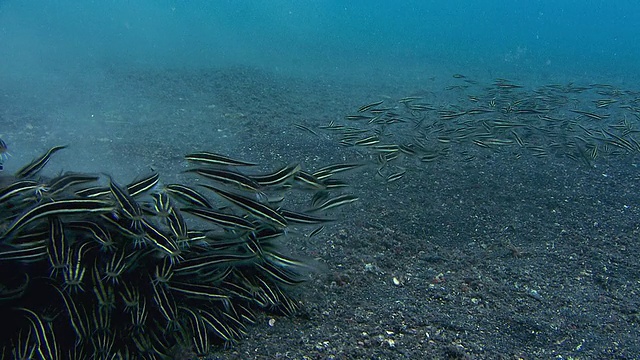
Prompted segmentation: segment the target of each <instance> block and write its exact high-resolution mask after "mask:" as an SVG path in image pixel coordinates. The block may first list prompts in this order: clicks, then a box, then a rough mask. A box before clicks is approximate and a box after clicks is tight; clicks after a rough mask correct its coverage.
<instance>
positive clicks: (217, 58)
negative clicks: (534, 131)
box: [0, 0, 640, 79]
mask: <svg viewBox="0 0 640 360" xmlns="http://www.w3.org/2000/svg"><path fill="white" fill-rule="evenodd" d="M639 17H640V5H638V4H637V2H634V1H614V2H611V1H578V0H573V1H572V0H566V1H550V0H544V1H474V2H467V1H447V2H442V1H400V2H398V1H349V2H344V1H280V0H277V1H246V0H240V1H133V2H132V1H117V0H116V1H10V0H9V1H3V2H2V4H1V5H0V30H1V31H0V45H1V46H2V56H1V58H0V70H1V72H0V74H1V75H2V76H3V77H7V76H8V77H12V78H18V79H29V78H32V77H33V76H37V75H39V74H42V73H43V72H44V73H49V72H54V73H58V74H64V73H67V72H70V73H78V72H82V71H83V70H90V69H96V68H97V69H101V68H109V67H159V68H176V67H196V68H198V67H206V68H210V67H218V66H228V65H237V64H242V65H252V66H260V67H265V68H269V69H279V70H280V71H292V70H295V71H299V72H314V71H321V72H322V71H337V72H339V73H342V74H353V73H354V71H355V72H359V71H362V72H364V73H366V75H370V74H371V73H372V72H374V73H375V72H378V71H379V72H381V75H380V76H384V74H385V73H387V72H389V73H399V74H405V73H410V72H412V71H416V70H417V69H421V68H425V67H441V66H448V67H450V68H455V67H458V68H460V67H471V68H477V69H479V70H483V71H493V72H496V73H501V72H516V71H518V72H525V73H530V74H532V75H534V74H536V75H538V76H542V75H547V76H550V75H552V74H567V73H569V74H572V75H573V74H575V75H581V74H583V75H594V74H602V73H603V72H604V73H606V74H610V75H612V76H616V77H618V78H626V77H627V76H628V75H632V76H633V75H635V74H637V73H638V70H639V69H638V66H639V65H638V64H639V57H640V43H639V42H638V41H637V39H638V38H639V35H640V27H638V26H637V19H638V18H639ZM60 76H63V75H60ZM534 76H535V75H534Z"/></svg>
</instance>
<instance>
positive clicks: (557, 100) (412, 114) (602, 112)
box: [296, 74, 640, 182]
mask: <svg viewBox="0 0 640 360" xmlns="http://www.w3.org/2000/svg"><path fill="white" fill-rule="evenodd" d="M453 77H454V78H455V79H456V81H459V82H460V83H459V84H457V85H452V86H449V87H447V88H445V89H444V90H443V92H441V93H440V94H439V95H438V96H437V97H436V96H432V95H423V94H418V95H415V96H413V95H412V96H407V97H403V98H400V99H390V98H385V99H379V100H378V101H375V102H372V103H369V104H365V105H363V106H361V107H359V108H358V109H356V110H355V111H354V112H353V113H352V114H349V115H347V116H345V120H344V121H343V122H336V121H332V122H331V123H329V124H327V125H323V126H320V128H321V129H323V130H325V131H328V132H330V133H331V134H335V136H336V137H338V139H339V141H340V143H341V144H342V145H344V146H355V147H360V148H363V149H368V150H370V151H371V153H372V154H373V157H374V158H375V161H376V162H377V163H378V175H379V176H381V177H383V178H385V179H386V180H387V181H389V182H391V181H395V180H398V179H400V178H401V177H402V176H403V175H404V174H405V171H406V170H405V169H406V168H404V167H402V166H400V165H395V164H398V162H397V161H395V160H397V159H400V158H402V157H414V158H416V159H419V160H420V161H422V162H427V163H428V162H432V161H437V160H438V159H442V158H443V157H445V156H447V155H449V154H452V153H455V154H456V155H459V156H460V157H461V158H462V160H464V161H473V160H475V159H477V158H478V155H479V154H481V152H480V151H478V150H482V151H494V152H501V153H507V154H511V155H512V156H513V158H514V159H520V158H522V157H524V156H533V157H562V158H569V159H572V160H574V161H576V162H577V163H580V164H583V165H586V166H594V164H595V163H596V162H597V161H599V160H600V159H606V158H611V157H618V156H624V155H633V154H636V153H638V151H640V138H638V132H640V128H638V126H637V123H638V120H640V92H638V91H630V90H623V89H619V88H616V87H614V86H612V85H608V84H590V85H587V86H578V85H575V84H572V83H569V84H549V85H544V86H541V87H538V88H536V89H526V88H524V87H523V86H521V85H518V84H515V83H514V82H512V81H510V80H507V79H497V80H496V81H495V83H493V84H489V85H483V84H480V83H478V82H477V81H475V80H471V79H469V78H467V77H466V76H464V75H460V74H455V75H454V76H453ZM447 95H450V96H451V98H453V99H456V100H455V102H453V103H443V98H444V97H446V96H447ZM296 126H297V127H298V128H301V129H304V130H307V131H310V132H313V133H316V131H315V130H313V129H311V128H309V127H307V126H304V125H301V124H297V125H296ZM316 134H317V133H316Z"/></svg>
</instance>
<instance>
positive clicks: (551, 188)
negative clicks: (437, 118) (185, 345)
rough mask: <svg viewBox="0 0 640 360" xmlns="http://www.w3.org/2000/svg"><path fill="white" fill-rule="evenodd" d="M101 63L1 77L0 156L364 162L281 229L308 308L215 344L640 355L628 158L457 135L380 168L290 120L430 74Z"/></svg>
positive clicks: (447, 353)
mask: <svg viewBox="0 0 640 360" xmlns="http://www.w3.org/2000/svg"><path fill="white" fill-rule="evenodd" d="M103 76H104V77H105V78H106V80H105V79H104V78H101V79H99V80H98V81H97V82H96V83H93V82H89V81H87V82H79V83H71V84H67V86H68V88H67V90H66V91H61V92H59V93H38V92H37V91H35V92H34V93H33V94H29V91H28V89H26V90H24V92H22V93H19V94H13V93H4V94H2V95H3V96H2V100H0V101H1V105H2V108H1V110H0V111H1V113H0V115H1V116H2V118H1V121H2V128H0V136H2V138H3V139H4V140H5V141H6V142H7V143H8V144H9V147H10V151H11V152H12V154H13V157H11V158H10V159H9V161H8V163H7V164H6V167H7V171H13V170H15V169H16V168H18V167H19V166H21V165H22V164H24V163H26V162H28V161H29V159H31V158H32V157H34V156H36V155H37V154H39V153H40V152H42V151H43V150H45V149H47V148H49V147H51V146H53V145H57V144H59V143H69V144H71V145H72V146H71V147H70V148H69V149H68V150H66V154H63V153H62V152H61V153H60V156H58V155H56V158H55V159H52V161H51V163H50V164H49V165H48V166H49V168H48V170H49V171H51V172H52V173H55V172H57V171H59V170H61V169H65V170H77V171H106V172H111V173H115V175H116V176H120V177H122V178H123V179H131V178H135V176H136V175H138V174H140V173H144V172H145V170H146V169H148V167H150V166H151V167H154V168H156V169H158V170H159V171H160V172H161V174H162V179H163V180H164V181H165V182H170V181H172V180H173V179H175V178H176V177H179V176H180V175H179V172H180V171H181V170H182V169H184V167H185V164H184V162H183V161H182V160H181V157H182V155H183V154H185V153H187V152H189V151H193V150H212V151H218V152H223V153H227V154H229V155H233V156H236V157H239V158H243V159H246V160H251V161H256V162H260V163H261V164H263V166H264V169H274V168H276V167H278V166H281V165H283V164H287V163H291V162H300V163H302V164H303V168H305V169H317V168H319V167H321V166H324V165H327V164H331V163H336V162H345V161H347V162H351V161H362V160H366V161H368V162H370V163H371V165H370V166H367V167H364V168H361V169H358V170H355V171H352V172H349V173H346V174H345V175H343V176H342V178H343V179H345V180H347V181H348V182H350V183H351V184H352V189H351V192H352V193H353V194H355V195H357V196H359V197H360V200H359V201H358V202H356V203H353V204H350V205H347V206H345V207H344V208H341V209H339V210H338V211H337V212H335V215H336V217H337V218H339V221H337V222H336V223H333V224H331V225H329V226H327V228H326V229H325V230H324V231H323V232H321V233H320V234H319V235H317V236H315V237H313V238H308V237H306V236H305V234H308V233H309V232H310V231H311V230H312V229H313V227H311V228H304V227H301V228H299V229H292V231H291V232H290V235H289V236H288V237H287V238H286V239H285V241H286V243H285V244H283V245H284V246H285V247H287V248H288V249H289V250H290V251H291V253H293V254H298V255H300V256H303V257H306V258H309V259H312V258H313V259H317V261H318V262H319V263H320V264H321V265H318V269H319V270H318V272H316V273H313V274H312V275H311V278H310V281H309V282H307V283H305V284H303V285H301V286H299V287H297V288H295V289H292V292H293V293H295V294H297V297H298V299H299V300H300V302H301V304H302V305H303V306H304V311H302V312H301V313H300V314H299V315H298V316H295V317H291V318H284V317H277V316H270V315H268V314H263V315H261V316H260V318H259V322H258V324H257V325H256V326H251V327H249V335H248V336H247V337H246V338H245V339H243V340H242V341H241V342H240V343H239V344H238V345H237V346H235V347H234V348H232V349H226V350H225V349H222V348H220V349H218V350H216V351H214V352H213V353H212V355H211V357H210V358H211V359H217V358H220V359H395V358H410V359H418V358H449V359H476V358H478V359H484V358H486V359H519V358H523V359H534V358H541V359H551V358H556V359H571V358H574V359H587V358H602V359H633V358H636V356H638V355H637V354H640V337H639V336H638V334H639V331H640V329H639V326H638V323H639V321H640V315H639V306H640V296H639V295H640V272H639V267H640V266H639V265H638V254H639V253H640V244H639V243H638V233H639V232H640V230H639V228H638V219H639V218H638V213H639V211H640V210H639V208H638V203H639V201H638V200H639V199H638V198H639V196H640V195H639V191H638V190H639V189H638V179H639V171H638V168H637V167H636V166H635V163H634V161H635V160H637V157H634V156H632V155H629V156H627V157H620V158H613V159H602V160H601V161H599V162H598V163H597V164H596V167H594V168H589V167H586V166H583V165H581V164H578V163H576V162H574V161H571V160H569V159H566V158H555V157H553V156H551V157H548V158H541V159H540V158H534V157H531V156H523V157H522V158H521V159H519V160H515V159H514V158H513V157H512V156H509V154H507V153H494V152H491V151H483V150H482V149H474V148H471V151H475V152H477V155H478V157H477V158H476V159H475V160H474V161H471V162H464V161H462V158H461V156H459V154H456V152H455V151H453V152H452V153H451V154H449V155H448V156H445V157H441V158H439V159H438V160H437V161H435V162H431V163H419V162H413V161H408V162H407V163H406V164H405V165H406V167H407V169H408V171H407V174H406V175H405V176H404V177H403V178H402V179H400V180H398V181H396V182H393V183H389V184H387V183H385V181H383V180H382V179H381V178H379V177H376V175H375V173H376V166H375V165H374V164H373V162H372V161H371V159H370V155H369V154H368V153H366V152H362V151H359V150H357V149H354V148H345V147H341V146H339V145H338V140H337V139H336V138H335V137H333V136H331V135H330V134H328V133H326V132H322V131H319V130H317V132H318V134H319V136H315V135H313V134H310V133H308V132H305V131H302V130H299V129H297V128H295V127H294V126H293V124H294V123H300V124H304V125H307V126H310V127H313V128H314V129H315V128H317V126H319V125H324V124H326V123H328V122H329V121H330V120H332V119H337V120H338V119H342V118H343V117H344V115H346V114H348V113H351V112H353V111H354V109H357V108H358V107H359V106H361V105H363V104H366V103H368V102H371V101H374V100H377V99H378V98H379V96H381V95H389V96H392V97H394V98H400V97H402V96H407V95H410V94H412V93H413V92H420V91H422V90H425V91H430V94H431V95H430V96H432V98H431V100H433V102H437V103H447V101H449V99H448V98H447V97H446V96H450V95H444V94H443V95H442V97H438V93H437V92H435V91H437V89H441V88H443V86H441V85H435V84H434V83H433V81H434V80H429V79H428V78H425V79H423V80H420V79H416V81H415V82H414V83H411V84H399V85H398V83H394V82H391V85H389V84H386V83H384V82H383V84H379V83H377V82H373V83H370V84H366V83H355V82H354V83H349V82H340V81H337V80H331V79H329V80H326V79H325V80H315V81H310V80H301V79H298V78H289V77H285V76H278V75H274V74H270V73H265V72H261V71H257V70H253V69H245V68H236V69H229V70H224V71H211V72H185V73H181V72H163V73H143V72H140V73H129V74H106V75H103ZM449 78H450V74H446V75H439V76H437V77H436V79H435V81H436V82H437V81H445V80H444V79H446V80H448V79H449ZM490 81H491V79H487V82H490ZM521 82H522V81H521ZM420 84H424V88H422V87H421V85H420ZM25 94H29V95H28V96H26V95H25ZM74 94H76V95H74ZM271 319H275V322H272V326H270V325H269V321H270V320H271Z"/></svg>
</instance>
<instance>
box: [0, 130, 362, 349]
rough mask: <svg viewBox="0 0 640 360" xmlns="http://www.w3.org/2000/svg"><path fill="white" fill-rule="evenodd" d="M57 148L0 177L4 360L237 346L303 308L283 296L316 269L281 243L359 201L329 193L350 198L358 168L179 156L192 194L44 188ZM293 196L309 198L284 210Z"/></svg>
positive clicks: (100, 180)
mask: <svg viewBox="0 0 640 360" xmlns="http://www.w3.org/2000/svg"><path fill="white" fill-rule="evenodd" d="M2 144H3V146H4V148H5V149H6V145H4V142H3V143H2ZM64 148H65V146H56V147H53V148H51V149H50V150H48V151H47V152H46V153H44V154H43V155H42V156H40V157H39V158H37V159H35V160H33V161H32V162H31V163H30V164H28V165H26V166H24V167H23V168H22V169H20V170H18V171H17V172H16V173H15V174H14V175H2V173H0V316H1V317H2V319H3V326H2V328H1V329H0V332H1V335H0V336H1V339H2V340H1V341H2V343H1V344H0V351H1V354H2V358H14V359H36V358H38V359H62V358H65V359H89V358H92V359H166V358H173V357H174V356H176V352H178V351H182V352H184V351H187V352H188V353H191V354H192V355H196V356H204V355H206V354H207V353H208V351H209V349H210V347H211V346H213V345H214V344H224V345H225V346H229V345H232V344H234V343H235V342H236V341H237V340H238V339H239V338H241V337H242V336H243V334H244V333H245V332H246V330H247V329H246V326H247V324H251V323H253V322H254V321H255V319H256V318H255V314H256V312H257V311H269V312H275V313H281V314H291V313H294V312H295V311H296V310H297V309H298V307H299V304H298V302H296V301H295V300H294V299H292V298H291V297H290V295H288V293H287V287H288V286H291V285H295V284H298V283H300V282H302V281H304V280H305V277H306V275H307V274H308V270H309V269H310V268H312V265H311V264H309V263H308V262H304V261H301V260H299V259H296V258H294V257H292V256H291V255H289V254H288V253H287V251H286V250H285V249H283V248H282V246H279V245H278V238H279V237H280V236H282V235H283V234H285V231H286V229H287V227H289V226H290V225H291V224H302V225H309V224H316V225H315V226H322V224H323V223H325V222H328V221H331V220H332V219H330V218H328V217H326V214H325V212H326V210H330V209H333V208H336V207H338V206H341V205H344V204H347V203H350V202H352V201H355V200H356V199H357V198H356V197H354V196H352V195H349V194H338V195H335V193H336V192H339V193H340V192H341V191H342V190H341V189H343V188H345V187H346V184H345V183H344V182H342V181H340V180H338V179H336V178H335V174H336V173H338V172H340V171H344V170H348V169H351V168H353V167H355V166H356V165H357V164H336V165H332V166H328V167H325V168H322V169H319V170H317V171H315V172H313V173H311V172H305V171H303V170H302V169H301V167H300V166H299V165H291V166H285V167H283V168H282V169H279V170H277V171H275V172H273V173H269V174H258V173H257V172H256V171H249V170H247V171H244V170H243V171H241V170H239V169H247V168H249V169H250V168H251V167H252V166H253V165H255V164H252V163H249V162H246V161H240V160H236V159H232V158H229V157H226V156H223V155H220V154H217V153H211V152H197V153H193V154H189V155H187V156H186V159H187V160H188V161H189V163H191V164H192V165H193V167H192V168H191V169H189V170H187V172H188V173H194V174H196V175H194V183H195V182H197V181H198V180H199V182H201V183H202V185H201V186H199V187H194V186H188V185H184V184H164V185H161V184H159V182H160V177H159V175H158V174H157V173H153V174H150V175H148V176H145V177H143V178H141V179H139V180H137V181H134V182H132V183H130V184H126V185H121V184H118V183H117V182H116V181H114V180H113V179H111V178H110V177H109V176H108V175H101V176H98V175H94V174H84V173H71V172H69V173H65V174H62V175H60V176H57V177H55V178H43V177H39V176H38V173H39V171H40V170H41V169H42V168H43V167H44V166H45V164H47V162H48V161H49V160H50V159H51V158H52V155H54V154H55V153H56V152H58V151H60V150H62V149H64ZM292 194H295V195H296V196H298V198H300V197H301V196H300V195H301V194H302V195H304V194H313V199H311V200H312V201H311V202H310V203H309V204H308V205H305V208H304V209H301V211H293V210H288V209H284V208H283V207H282V205H281V202H282V201H283V200H284V199H285V198H287V197H289V195H292ZM287 206H292V205H289V203H287ZM320 229H321V227H319V228H317V229H316V230H314V231H313V232H314V233H316V232H318V231H320Z"/></svg>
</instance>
